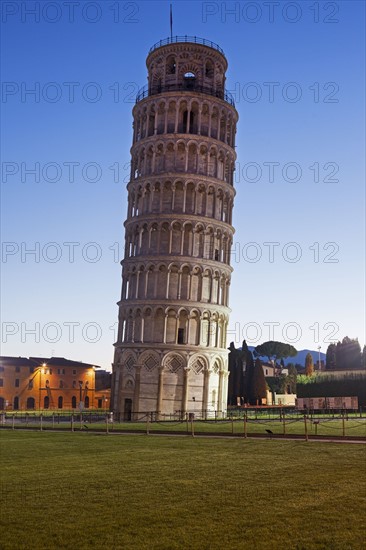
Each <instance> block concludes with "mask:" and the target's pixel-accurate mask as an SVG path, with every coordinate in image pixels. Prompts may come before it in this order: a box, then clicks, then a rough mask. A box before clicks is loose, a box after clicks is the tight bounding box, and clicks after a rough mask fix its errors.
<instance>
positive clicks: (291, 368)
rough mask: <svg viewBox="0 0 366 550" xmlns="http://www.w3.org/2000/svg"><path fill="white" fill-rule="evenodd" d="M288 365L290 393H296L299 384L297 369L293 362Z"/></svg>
mask: <svg viewBox="0 0 366 550" xmlns="http://www.w3.org/2000/svg"><path fill="white" fill-rule="evenodd" d="M287 366H288V376H287V385H288V386H289V389H290V393H296V386H297V369H296V367H295V365H293V364H292V363H291V364H289V365H287Z"/></svg>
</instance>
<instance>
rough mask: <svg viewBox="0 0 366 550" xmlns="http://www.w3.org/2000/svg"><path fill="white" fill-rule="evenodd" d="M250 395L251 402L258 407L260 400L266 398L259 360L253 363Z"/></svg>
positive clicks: (265, 385)
mask: <svg viewBox="0 0 366 550" xmlns="http://www.w3.org/2000/svg"><path fill="white" fill-rule="evenodd" d="M250 393H251V400H252V402H253V403H254V404H256V405H260V404H261V403H262V399H264V398H266V397H267V383H266V379H265V377H264V372H263V367H262V361H261V360H260V359H259V358H258V359H256V361H255V365H254V369H253V377H252V380H251V392H250Z"/></svg>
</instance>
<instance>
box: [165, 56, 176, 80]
mask: <svg viewBox="0 0 366 550" xmlns="http://www.w3.org/2000/svg"><path fill="white" fill-rule="evenodd" d="M176 68H177V67H176V63H175V57H174V55H170V56H169V57H168V59H167V60H166V74H167V75H171V74H175V71H176Z"/></svg>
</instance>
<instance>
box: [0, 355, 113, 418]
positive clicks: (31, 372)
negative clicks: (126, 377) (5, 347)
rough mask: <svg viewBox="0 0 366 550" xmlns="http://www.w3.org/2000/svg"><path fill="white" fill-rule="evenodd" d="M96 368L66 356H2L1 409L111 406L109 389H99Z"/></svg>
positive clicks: (0, 377) (0, 370) (59, 408)
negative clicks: (96, 383)
mask: <svg viewBox="0 0 366 550" xmlns="http://www.w3.org/2000/svg"><path fill="white" fill-rule="evenodd" d="M96 368H99V367H96V366H95V365H89V364H87V363H81V362H78V361H70V360H68V359H64V358H63V357H51V358H45V357H30V358H29V359H28V358H25V357H0V410H47V409H50V410H61V409H66V410H73V409H77V410H79V408H80V403H82V407H83V409H86V410H88V409H94V408H101V409H104V408H108V407H109V392H106V391H104V392H103V391H99V392H96V390H95V369H96ZM105 398H107V400H108V403H106V402H105Z"/></svg>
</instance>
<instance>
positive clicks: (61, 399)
mask: <svg viewBox="0 0 366 550" xmlns="http://www.w3.org/2000/svg"><path fill="white" fill-rule="evenodd" d="M63 404H64V398H63V397H62V395H60V397H59V398H58V402H57V406H58V408H59V409H62V407H63Z"/></svg>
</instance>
